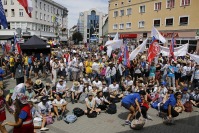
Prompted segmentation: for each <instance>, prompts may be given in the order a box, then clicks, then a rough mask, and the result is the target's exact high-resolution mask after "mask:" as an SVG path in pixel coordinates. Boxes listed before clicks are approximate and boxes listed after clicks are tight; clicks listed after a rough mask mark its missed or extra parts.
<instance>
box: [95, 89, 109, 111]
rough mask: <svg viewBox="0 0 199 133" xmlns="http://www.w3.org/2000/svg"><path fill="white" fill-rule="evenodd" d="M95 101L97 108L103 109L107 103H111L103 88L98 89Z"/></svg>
mask: <svg viewBox="0 0 199 133" xmlns="http://www.w3.org/2000/svg"><path fill="white" fill-rule="evenodd" d="M95 102H96V106H97V108H100V109H101V110H106V109H107V105H108V104H111V103H110V102H109V101H108V100H107V99H106V98H105V97H104V96H103V92H102V90H98V92H97V96H96V97H95Z"/></svg>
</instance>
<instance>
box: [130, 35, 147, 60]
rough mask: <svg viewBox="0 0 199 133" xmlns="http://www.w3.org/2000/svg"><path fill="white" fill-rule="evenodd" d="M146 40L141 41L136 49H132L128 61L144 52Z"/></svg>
mask: <svg viewBox="0 0 199 133" xmlns="http://www.w3.org/2000/svg"><path fill="white" fill-rule="evenodd" d="M147 40H148V38H147V39H146V40H145V41H143V43H142V44H141V45H139V46H138V47H137V48H136V49H134V50H133V51H132V52H131V54H130V58H129V59H130V60H133V59H135V57H136V56H137V55H138V54H139V53H140V52H143V51H144V50H145V47H146V43H147Z"/></svg>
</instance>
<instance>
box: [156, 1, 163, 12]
mask: <svg viewBox="0 0 199 133" xmlns="http://www.w3.org/2000/svg"><path fill="white" fill-rule="evenodd" d="M161 5H162V3H161V2H158V3H155V5H154V10H155V11H158V10H161Z"/></svg>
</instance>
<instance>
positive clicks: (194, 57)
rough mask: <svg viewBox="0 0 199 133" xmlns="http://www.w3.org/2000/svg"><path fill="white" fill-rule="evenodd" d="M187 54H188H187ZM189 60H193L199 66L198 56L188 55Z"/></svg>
mask: <svg viewBox="0 0 199 133" xmlns="http://www.w3.org/2000/svg"><path fill="white" fill-rule="evenodd" d="M188 54H189V53H188ZM189 55H190V57H191V59H193V60H194V61H195V62H197V64H199V55H195V54H189Z"/></svg>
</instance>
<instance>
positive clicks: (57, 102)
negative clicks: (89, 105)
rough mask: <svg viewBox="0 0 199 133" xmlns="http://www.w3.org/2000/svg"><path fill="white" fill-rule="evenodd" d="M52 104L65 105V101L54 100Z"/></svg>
mask: <svg viewBox="0 0 199 133" xmlns="http://www.w3.org/2000/svg"><path fill="white" fill-rule="evenodd" d="M52 104H60V105H61V104H66V101H65V100H64V99H60V100H59V101H58V100H57V99H54V100H53V102H52Z"/></svg>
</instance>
